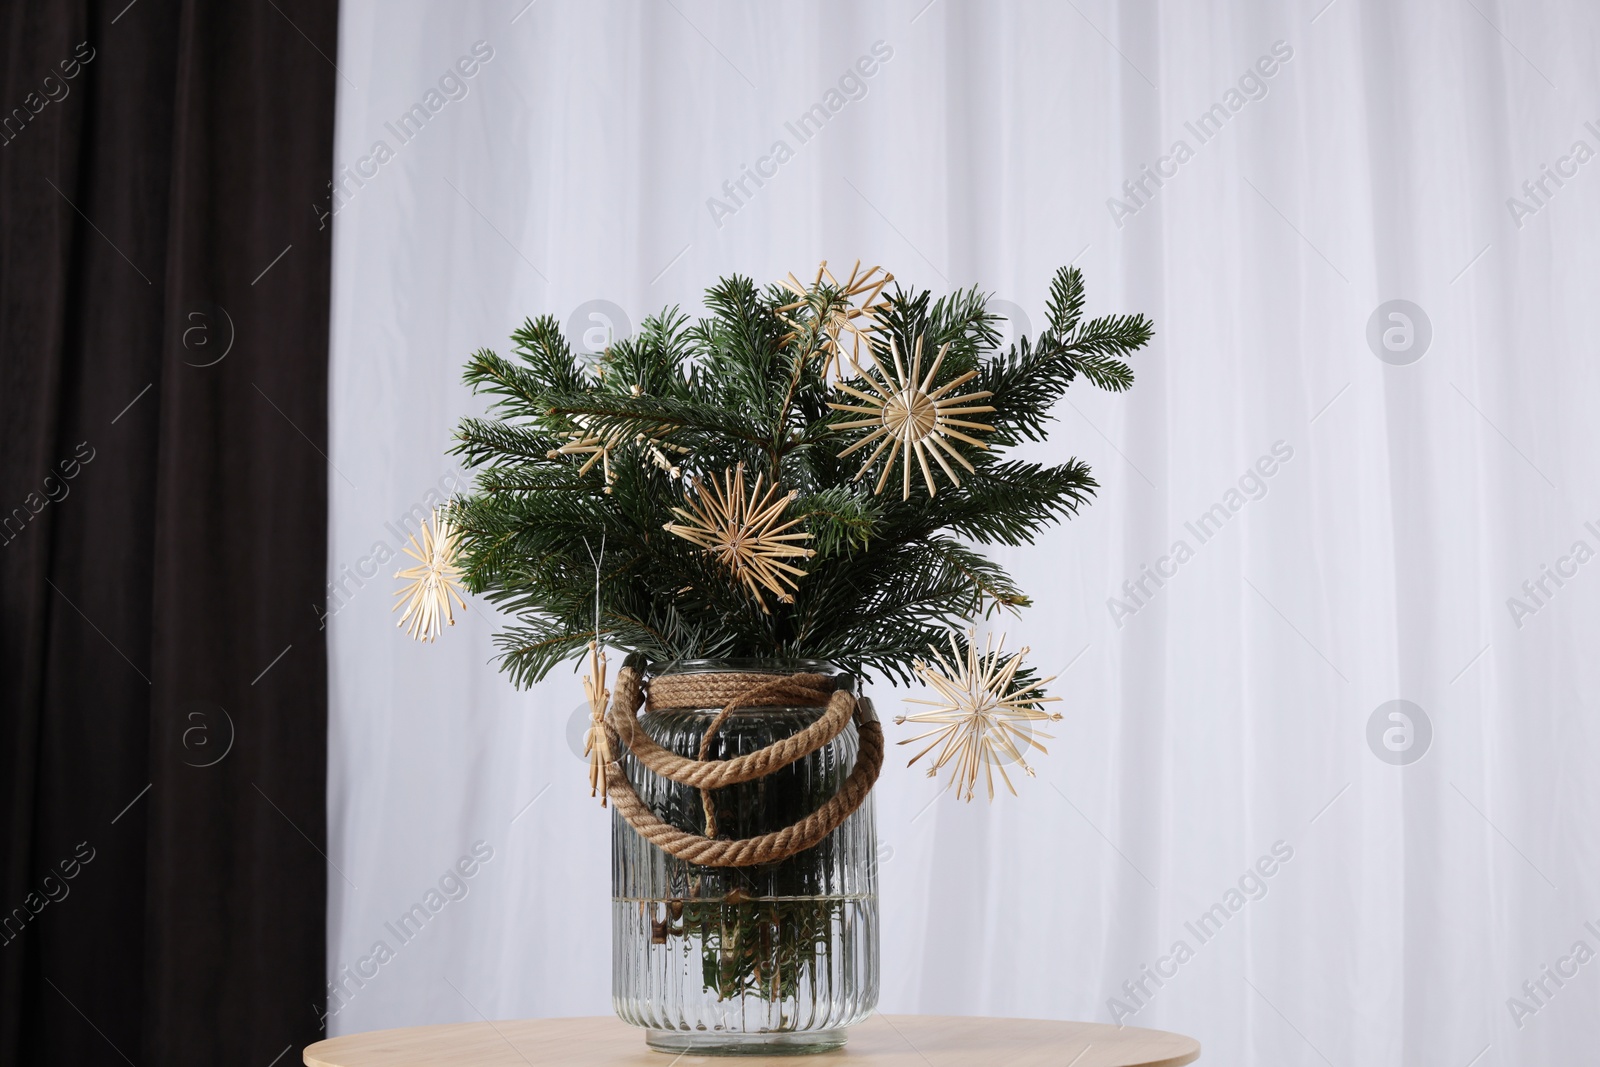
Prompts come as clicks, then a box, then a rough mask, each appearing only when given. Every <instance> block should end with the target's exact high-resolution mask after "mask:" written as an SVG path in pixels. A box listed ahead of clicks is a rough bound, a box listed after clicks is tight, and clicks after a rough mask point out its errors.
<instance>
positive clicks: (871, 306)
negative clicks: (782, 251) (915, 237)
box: [778, 259, 894, 377]
mask: <svg viewBox="0 0 1600 1067" xmlns="http://www.w3.org/2000/svg"><path fill="white" fill-rule="evenodd" d="M881 270H883V268H882V267H869V268H868V269H867V270H862V269H861V261H860V260H859V259H858V260H856V263H855V266H853V267H851V268H850V275H849V277H847V278H845V280H844V281H843V282H841V281H839V280H838V279H837V278H835V277H834V276H833V272H832V271H830V270H829V269H828V261H827V260H823V261H822V263H821V265H819V266H818V267H817V276H816V277H815V278H814V279H812V282H811V284H810V285H806V284H805V283H804V282H802V281H801V280H800V279H799V278H796V277H795V276H794V274H793V273H792V272H791V273H790V275H789V276H788V277H787V278H784V279H781V280H780V281H779V282H778V284H779V285H781V286H783V287H784V288H785V289H787V290H789V291H790V292H791V293H793V294H794V295H795V297H796V299H795V300H793V301H792V302H790V303H788V304H784V305H783V306H782V307H780V308H778V315H779V317H781V318H782V319H783V321H784V322H785V323H787V324H788V325H789V327H790V328H791V330H792V331H794V332H791V333H790V334H789V335H788V337H785V338H784V340H785V341H788V340H790V339H791V338H793V337H795V336H796V335H797V334H798V333H799V332H800V331H802V330H803V329H805V326H804V325H803V324H802V323H801V322H800V320H799V318H798V317H797V316H796V312H798V311H800V310H801V309H802V308H808V309H810V312H811V315H812V322H813V323H814V325H815V328H816V329H817V330H818V332H819V333H821V334H822V337H823V342H822V351H823V353H824V356H825V361H824V363H823V365H822V375H823V377H827V376H828V374H829V372H830V371H831V370H832V369H833V367H834V365H835V364H836V363H837V364H839V365H840V369H841V370H842V369H843V361H844V360H845V359H846V358H848V359H849V361H850V364H851V366H852V367H859V365H860V360H861V345H862V343H863V342H865V343H866V345H867V348H868V350H869V351H870V350H871V348H872V336H871V335H872V333H873V332H874V331H876V330H881V329H883V322H882V320H881V319H880V318H879V316H880V315H881V314H882V313H883V312H885V311H887V310H888V308H889V302H888V301H886V300H884V299H883V287H884V286H885V285H888V284H889V283H890V282H892V281H894V275H893V274H889V273H887V272H885V273H884V274H882V275H881V276H880V275H879V273H878V272H879V271H881ZM823 278H827V279H828V284H827V286H824V285H823V284H822V279H823ZM863 295H864V296H865V299H863V300H862V301H861V302H860V303H859V304H855V303H853V301H854V300H855V298H856V297H858V296H863ZM847 334H848V335H849V337H850V352H849V355H848V357H847V356H846V355H845V351H844V338H845V336H846V335H847Z"/></svg>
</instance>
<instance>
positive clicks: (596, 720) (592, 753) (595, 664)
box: [583, 641, 611, 808]
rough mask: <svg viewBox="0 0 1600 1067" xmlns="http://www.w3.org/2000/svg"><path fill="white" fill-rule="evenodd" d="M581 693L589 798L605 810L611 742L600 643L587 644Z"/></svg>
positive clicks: (603, 653) (608, 699) (608, 694)
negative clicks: (585, 719)
mask: <svg viewBox="0 0 1600 1067" xmlns="http://www.w3.org/2000/svg"><path fill="white" fill-rule="evenodd" d="M583 692H584V695H585V696H587V697H588V698H589V729H588V730H587V731H586V732H585V733H584V735H583V754H584V755H585V756H587V757H589V795H590V796H591V797H592V796H598V797H599V798H600V806H601V807H602V808H603V807H605V806H606V764H608V763H610V762H611V740H610V738H608V737H607V736H606V727H605V718H606V703H607V702H608V701H610V699H611V690H609V689H607V688H606V654H605V650H604V649H602V648H601V647H600V644H599V642H596V641H590V642H589V670H588V672H587V673H586V674H584V676H583Z"/></svg>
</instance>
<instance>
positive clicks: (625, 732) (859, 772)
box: [605, 667, 883, 867]
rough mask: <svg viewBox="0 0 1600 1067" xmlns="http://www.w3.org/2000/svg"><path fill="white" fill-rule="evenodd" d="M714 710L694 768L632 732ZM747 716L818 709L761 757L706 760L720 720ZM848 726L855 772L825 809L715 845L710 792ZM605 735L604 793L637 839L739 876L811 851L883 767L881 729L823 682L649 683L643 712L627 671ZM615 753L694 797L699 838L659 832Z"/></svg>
mask: <svg viewBox="0 0 1600 1067" xmlns="http://www.w3.org/2000/svg"><path fill="white" fill-rule="evenodd" d="M719 705H720V706H721V709H722V710H721V711H719V712H718V713H717V715H716V717H715V718H713V719H712V720H711V723H710V724H709V725H708V726H707V727H706V732H705V735H704V736H703V737H702V738H701V739H700V752H699V756H698V758H695V759H690V758H688V757H686V756H679V755H678V754H676V753H674V752H671V751H668V750H667V749H665V748H663V747H661V745H660V744H658V743H657V742H656V740H655V739H654V738H652V737H651V736H650V735H649V734H648V733H646V732H645V730H644V728H643V727H642V726H640V724H639V718H638V713H639V709H640V708H641V707H645V706H647V707H648V708H649V709H650V710H652V711H658V710H666V709H674V708H706V707H718V706H719ZM742 707H744V708H749V707H822V708H826V710H825V711H824V712H823V714H822V715H821V716H820V717H819V718H818V719H817V721H816V722H814V723H812V724H811V725H810V726H807V727H806V728H805V729H804V730H801V731H800V732H799V733H796V734H793V735H792V736H790V737H786V738H784V739H782V740H781V741H775V742H773V743H772V744H770V745H768V746H767V747H766V748H763V749H759V750H758V751H755V752H751V753H747V754H746V755H743V756H736V757H734V758H733V759H729V760H708V759H706V756H707V755H708V754H709V752H710V750H711V742H712V740H713V739H714V738H715V737H716V734H717V731H718V730H720V729H721V728H722V725H723V723H725V722H727V720H728V716H730V715H732V714H733V713H734V711H736V710H737V709H739V708H742ZM852 718H854V719H855V721H856V728H857V732H858V734H859V737H860V751H859V752H858V753H857V754H856V765H855V768H854V769H853V770H852V771H851V772H850V777H849V778H847V779H846V780H845V783H844V785H842V786H841V787H840V788H839V792H838V793H836V794H834V795H833V797H831V798H830V799H829V800H828V802H827V803H825V804H823V805H822V807H820V808H818V809H817V810H816V811H814V812H812V813H811V814H810V815H807V816H806V817H805V818H803V819H801V820H799V821H798V822H796V823H794V824H793V825H791V826H787V827H784V828H783V829H781V830H775V831H773V832H772V833H768V834H762V835H760V836H758V837H747V838H743V839H741V840H738V841H719V840H716V833H717V829H716V812H715V810H714V808H713V807H712V804H711V791H712V790H713V789H720V788H722V787H724V786H730V785H738V784H739V783H741V782H748V781H752V780H754V779H756V778H763V777H765V776H767V775H769V774H771V773H772V772H773V771H776V770H779V769H780V768H783V767H787V766H788V765H789V764H791V763H794V762H795V761H797V760H800V759H802V758H804V757H806V756H809V755H810V754H811V753H813V752H815V751H817V750H818V749H819V748H821V747H822V746H823V745H825V744H827V743H828V742H830V741H832V740H833V739H834V738H835V737H838V736H839V734H840V733H841V732H843V730H844V728H845V726H846V725H847V724H848V723H849V722H850V721H851V719H852ZM605 727H606V733H607V738H608V740H610V741H612V742H613V743H612V745H611V748H610V751H611V752H612V753H613V754H614V756H615V758H614V759H613V760H612V761H611V762H609V763H607V764H606V791H607V793H608V794H609V795H610V797H611V799H612V802H613V803H614V804H615V805H616V810H617V811H618V812H619V813H620V814H621V815H622V817H623V818H625V819H627V820H628V824H629V825H630V826H632V827H633V828H634V829H635V830H636V831H638V833H639V835H640V836H641V837H643V838H644V839H645V840H647V841H649V842H650V843H651V844H653V845H655V846H656V847H657V848H660V849H661V850H662V851H664V852H666V853H668V854H669V855H673V856H676V857H678V858H679V859H682V860H686V861H688V862H690V863H695V864H699V865H701V866H704V867H748V866H753V865H755V864H758V863H771V862H773V861H775V860H781V859H787V858H788V857H790V856H793V855H795V854H796V853H799V852H803V851H805V850H806V849H808V848H811V847H812V846H813V845H815V844H817V843H818V842H820V841H821V840H822V839H823V838H824V837H827V836H828V834H830V833H832V832H833V831H834V829H835V828H837V827H838V826H839V824H840V823H842V822H844V820H845V819H847V818H848V817H849V816H850V814H851V813H852V812H854V811H855V810H856V809H857V808H859V807H860V806H861V803H862V801H864V800H865V799H866V797H867V793H868V792H869V791H870V790H871V789H872V785H873V783H874V782H875V781H877V778H878V771H879V770H880V769H881V768H882V766H883V729H882V727H880V726H879V725H878V719H877V716H876V715H875V714H873V712H872V704H871V702H870V701H867V700H865V699H863V700H857V699H856V698H855V696H854V695H853V694H851V693H849V692H848V691H846V690H843V689H839V688H838V687H837V686H836V685H835V684H834V681H833V679H831V678H829V677H828V676H826V675H822V674H742V673H740V674H691V675H668V676H666V677H662V678H655V679H652V680H651V682H650V685H649V698H648V704H647V703H646V698H645V686H644V678H643V676H642V675H641V674H640V673H639V671H638V670H636V669H635V668H633V667H624V668H623V669H622V670H621V672H619V673H618V675H617V688H616V690H615V691H614V692H613V693H612V697H611V706H610V708H609V709H607V711H606V717H605ZM622 746H626V747H627V748H628V749H629V750H630V751H632V753H633V755H634V758H635V759H637V760H638V761H639V762H640V763H641V764H643V765H644V766H645V767H646V768H648V769H649V770H651V771H653V772H654V773H656V774H659V775H661V776H662V777H663V778H668V779H670V780H672V781H674V782H677V783H678V784H679V785H685V786H689V787H691V788H694V789H698V790H700V796H701V803H702V805H703V806H704V808H705V812H706V833H705V835H703V836H702V835H700V834H694V833H688V832H686V831H683V830H679V829H678V828H677V827H675V826H671V825H669V824H667V823H665V822H663V821H662V820H661V819H660V818H659V817H657V816H656V814H655V813H654V812H653V811H651V810H650V809H649V808H648V807H647V806H646V805H645V803H644V802H643V801H642V800H640V799H639V795H638V793H636V792H635V791H634V789H633V785H632V784H631V783H630V782H629V781H628V778H627V775H626V774H624V773H623V770H622V763H621V752H622Z"/></svg>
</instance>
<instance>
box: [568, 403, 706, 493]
mask: <svg viewBox="0 0 1600 1067" xmlns="http://www.w3.org/2000/svg"><path fill="white" fill-rule="evenodd" d="M632 388H633V395H634V396H636V397H637V396H642V395H643V393H644V391H643V390H642V389H641V388H640V387H639V386H637V385H635V386H633V387H632ZM572 422H573V425H575V426H576V427H577V429H575V430H571V431H569V432H568V433H567V434H566V438H567V443H566V444H564V445H562V446H561V447H560V448H552V449H550V451H548V452H546V453H545V454H544V455H545V458H546V459H556V458H558V457H560V456H586V457H587V458H586V459H585V460H584V461H583V464H582V466H580V467H579V468H578V477H580V478H581V477H583V476H584V475H586V474H588V473H589V472H590V471H592V470H594V465H595V464H596V463H598V464H600V469H601V472H602V474H603V476H604V477H605V492H606V493H607V494H610V492H611V487H612V485H613V484H614V483H615V482H616V480H617V475H616V472H615V471H613V470H612V469H611V454H612V453H613V452H615V451H616V450H617V449H619V448H621V447H622V445H623V444H624V442H626V441H627V438H628V433H627V431H626V430H624V429H612V430H610V431H600V430H596V429H594V428H593V426H592V420H590V419H589V418H588V417H587V416H584V415H574V416H573V418H572ZM633 442H634V444H636V445H642V446H644V448H645V451H646V453H647V454H648V455H649V456H650V459H651V461H652V462H654V463H655V465H656V466H658V467H660V468H661V469H662V470H664V471H666V472H667V473H668V474H669V475H671V476H672V477H674V478H676V477H678V475H679V474H680V473H681V472H680V471H679V470H678V466H677V464H675V463H673V462H672V460H670V459H669V458H667V454H666V452H665V451H663V449H668V448H670V449H672V450H673V451H675V452H686V451H688V450H687V449H685V448H682V447H681V446H678V445H671V444H664V443H663V442H661V441H659V440H657V439H656V438H653V437H648V438H647V437H646V436H645V435H644V434H642V433H636V434H634V437H633Z"/></svg>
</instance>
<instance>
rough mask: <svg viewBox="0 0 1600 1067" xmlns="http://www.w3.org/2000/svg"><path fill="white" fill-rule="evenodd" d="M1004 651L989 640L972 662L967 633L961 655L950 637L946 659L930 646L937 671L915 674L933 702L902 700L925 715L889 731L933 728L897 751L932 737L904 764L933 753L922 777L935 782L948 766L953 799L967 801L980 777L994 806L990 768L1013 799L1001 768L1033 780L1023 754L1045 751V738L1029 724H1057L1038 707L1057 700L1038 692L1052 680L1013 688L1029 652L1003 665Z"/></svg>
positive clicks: (924, 668)
mask: <svg viewBox="0 0 1600 1067" xmlns="http://www.w3.org/2000/svg"><path fill="white" fill-rule="evenodd" d="M1005 644H1006V639H1005V635H1004V634H1002V635H1001V636H1000V643H999V645H998V647H997V646H996V645H995V640H994V635H993V634H990V635H989V637H988V639H987V641H986V642H985V645H984V650H983V654H982V655H979V653H978V648H977V642H976V640H975V638H974V636H973V632H972V631H971V630H968V631H967V648H966V653H965V655H963V654H962V651H961V648H960V646H959V645H958V644H957V643H956V635H955V634H954V633H951V634H950V653H951V658H950V659H949V660H946V659H945V658H944V656H943V654H941V653H940V651H939V649H938V648H937V647H935V646H932V645H930V646H928V647H929V648H930V650H931V651H932V652H933V657H934V660H935V662H936V663H937V669H936V668H935V667H933V666H930V665H929V664H928V663H926V662H924V661H923V660H918V661H917V663H916V672H917V674H918V675H919V676H920V677H921V678H922V680H923V681H924V682H926V683H927V684H928V685H929V686H931V687H932V688H933V690H934V692H936V693H937V694H938V695H939V698H940V699H938V700H917V699H911V698H908V699H907V700H906V703H908V704H925V705H928V707H929V708H930V710H928V711H924V712H918V713H917V714H915V715H900V716H897V717H896V718H895V720H894V721H895V722H896V724H903V723H908V722H914V723H927V724H933V725H935V726H937V729H934V730H929V731H928V732H927V733H924V734H919V735H918V736H916V737H911V738H907V739H906V740H904V741H901V742H900V744H902V745H910V744H915V743H916V742H918V741H922V740H926V739H927V738H930V737H931V738H932V739H933V740H932V741H930V742H929V743H928V745H927V746H926V747H925V748H923V749H922V751H920V752H918V753H917V754H916V755H915V756H912V757H911V760H910V763H916V762H917V760H919V759H921V758H922V757H923V756H926V755H927V754H928V753H929V752H932V751H933V750H934V749H938V754H937V755H936V756H935V757H934V761H933V765H932V766H930V767H929V768H928V777H930V778H932V777H935V776H936V775H938V773H939V771H940V769H941V768H943V767H944V765H945V764H947V763H952V764H954V770H953V772H952V774H951V777H950V782H949V787H952V788H954V789H955V791H956V796H958V797H959V796H963V795H964V796H965V799H967V800H968V801H971V800H972V798H973V796H974V795H975V793H976V786H977V783H978V775H979V774H980V772H981V773H982V775H983V777H984V779H985V782H986V783H987V785H988V788H989V799H990V800H993V799H994V772H995V770H996V769H998V770H999V771H1000V778H1001V780H1002V781H1004V782H1005V784H1006V788H1007V789H1009V790H1011V795H1012V796H1016V794H1017V789H1016V786H1014V785H1012V784H1011V776H1010V775H1008V774H1007V773H1006V764H1007V763H1015V764H1017V766H1019V767H1021V768H1022V769H1023V771H1024V772H1026V773H1027V775H1028V777H1030V778H1032V777H1033V776H1034V773H1033V768H1032V767H1029V766H1028V761H1027V760H1026V759H1025V758H1024V753H1025V752H1026V751H1027V749H1028V747H1029V746H1030V745H1031V746H1032V747H1034V748H1036V749H1038V750H1039V751H1040V752H1045V751H1046V749H1045V747H1044V745H1042V744H1040V743H1039V738H1041V737H1042V738H1045V739H1046V740H1051V739H1052V738H1051V735H1049V734H1047V733H1044V732H1043V731H1041V730H1038V729H1036V728H1035V727H1034V726H1033V725H1032V724H1033V723H1036V722H1040V721H1043V720H1050V721H1059V720H1060V718H1061V715H1060V713H1059V712H1056V713H1051V712H1047V711H1044V710H1043V709H1042V708H1041V707H1040V705H1041V704H1046V703H1049V702H1051V701H1056V700H1060V699H1061V698H1060V697H1048V696H1045V695H1044V694H1043V692H1041V690H1042V687H1043V686H1045V685H1046V684H1047V683H1049V682H1052V681H1054V680H1055V678H1054V676H1052V677H1050V678H1046V679H1044V680H1043V681H1039V682H1032V683H1029V684H1027V685H1022V686H1015V685H1014V679H1015V678H1016V674H1017V668H1018V667H1019V666H1021V664H1022V658H1023V657H1024V656H1026V655H1027V654H1028V650H1027V649H1026V648H1024V649H1023V650H1022V651H1021V652H1018V653H1017V654H1016V655H1014V656H1012V657H1011V658H1010V659H1009V660H1005V659H1004V655H1005ZM908 766H909V764H908Z"/></svg>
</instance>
